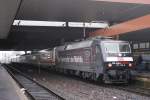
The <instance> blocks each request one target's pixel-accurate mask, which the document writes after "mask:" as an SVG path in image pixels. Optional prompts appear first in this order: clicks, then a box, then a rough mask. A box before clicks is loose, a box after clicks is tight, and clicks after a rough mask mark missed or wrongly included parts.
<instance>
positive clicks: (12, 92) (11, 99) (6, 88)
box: [0, 65, 21, 100]
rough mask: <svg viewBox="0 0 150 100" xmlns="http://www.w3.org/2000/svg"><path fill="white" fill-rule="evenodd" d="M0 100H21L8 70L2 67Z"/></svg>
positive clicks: (0, 67)
mask: <svg viewBox="0 0 150 100" xmlns="http://www.w3.org/2000/svg"><path fill="white" fill-rule="evenodd" d="M0 100H21V98H20V97H19V95H18V93H17V91H16V89H15V86H14V85H13V83H12V79H11V77H10V76H9V74H8V72H7V71H6V69H4V68H3V67H2V66H1V65H0Z"/></svg>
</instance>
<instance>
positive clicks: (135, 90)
mask: <svg viewBox="0 0 150 100" xmlns="http://www.w3.org/2000/svg"><path fill="white" fill-rule="evenodd" d="M18 68H20V67H18ZM20 70H22V69H20ZM22 71H23V70H22ZM25 73H28V71H27V72H25ZM32 73H33V72H32ZM34 73H38V70H36V71H35V72H34ZM44 73H45V75H46V76H44V78H48V77H47V76H49V75H51V74H56V73H54V72H50V71H49V70H45V69H44V70H41V75H43V74H44ZM46 73H47V74H46ZM48 73H51V74H48ZM28 75H30V76H31V77H34V78H36V79H39V80H42V77H41V78H38V77H37V76H34V75H32V74H31V72H29V73H28ZM56 75H59V76H62V77H67V78H70V79H68V80H72V79H73V80H77V81H78V80H79V81H82V82H84V86H87V88H90V87H91V85H92V84H93V85H95V86H96V87H98V88H100V89H101V87H103V88H104V89H105V90H106V91H107V90H108V89H110V90H115V91H114V92H116V91H117V90H121V91H126V92H120V95H122V94H123V93H127V94H128V95H124V98H132V99H130V100H135V98H138V97H136V96H137V95H139V96H144V97H148V98H149V97H150V90H149V89H146V88H141V87H137V86H134V85H135V84H131V85H130V84H129V85H122V84H121V85H106V84H102V83H99V82H93V81H88V80H83V79H81V78H79V77H74V76H68V75H64V74H60V73H57V74H56ZM40 84H44V83H43V82H41V83H40ZM49 84H50V83H49ZM65 84H66V83H65ZM90 84H91V85H90ZM63 85H64V84H63V83H61V86H63ZM68 85H69V83H68ZM93 85H92V86H93ZM89 86H90V87H89ZM46 87H47V86H46ZM87 88H86V89H85V90H87ZM116 89H117V90H116ZM105 90H104V91H105ZM62 91H63V90H62ZM73 91H76V90H73ZM89 91H90V90H89ZM96 91H99V92H100V90H99V89H98V90H96ZM102 91H103V90H102ZM84 92H85V93H87V95H89V94H88V92H87V91H84ZM84 92H83V91H82V89H81V94H82V93H84ZM99 92H96V93H98V94H99ZM130 93H131V94H132V95H130ZM78 94H80V92H79V91H78ZM78 94H77V95H78ZM133 94H136V96H133ZM68 95H69V94H68ZM84 95H85V94H84ZM112 95H114V93H112ZM64 97H65V96H64ZM106 98H107V97H106ZM120 98H121V97H120ZM102 100H105V99H102ZM123 100H124V99H123ZM137 100H145V99H137ZM146 100H147V99H146ZM148 100H149V99H148Z"/></svg>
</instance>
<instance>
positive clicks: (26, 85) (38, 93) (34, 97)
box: [5, 65, 65, 100]
mask: <svg viewBox="0 0 150 100" xmlns="http://www.w3.org/2000/svg"><path fill="white" fill-rule="evenodd" d="M5 68H6V69H7V71H8V72H9V73H10V75H11V76H12V77H13V78H14V79H15V80H16V82H17V83H18V85H19V86H20V87H21V88H22V89H21V90H22V91H23V92H24V93H26V96H27V97H28V98H29V100H65V99H64V98H63V97H61V96H59V95H57V94H56V93H54V92H52V91H51V90H49V89H47V88H45V87H44V86H42V85H40V84H39V83H37V82H35V81H34V80H32V79H31V78H30V77H28V76H27V75H25V74H23V73H22V72H20V71H19V70H17V69H15V68H14V67H11V66H8V65H7V66H6V67H5Z"/></svg>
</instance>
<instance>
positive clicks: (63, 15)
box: [0, 0, 150, 50]
mask: <svg viewBox="0 0 150 100" xmlns="http://www.w3.org/2000/svg"><path fill="white" fill-rule="evenodd" d="M0 14H1V15H2V16H0V49H1V50H35V49H45V48H50V47H53V46H57V45H60V43H61V41H62V40H65V41H73V40H75V39H81V38H83V28H70V27H31V26H30V27H29V26H13V25H12V23H13V20H14V19H16V20H37V21H65V22H92V21H107V22H109V24H110V25H115V24H118V23H122V22H125V21H128V20H131V19H135V18H138V17H141V16H144V15H147V14H150V4H137V3H119V2H106V1H98V0H2V1H0ZM95 30H97V29H94V28H91V29H90V28H88V29H86V33H87V36H88V33H90V32H93V31H95ZM149 33H150V28H147V29H143V30H139V31H134V32H129V33H126V34H123V35H121V36H120V39H122V40H128V41H143V40H144V41H149V40H150V37H148V35H149Z"/></svg>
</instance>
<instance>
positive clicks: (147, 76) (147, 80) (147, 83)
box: [135, 72, 150, 89]
mask: <svg viewBox="0 0 150 100" xmlns="http://www.w3.org/2000/svg"><path fill="white" fill-rule="evenodd" d="M135 79H136V80H137V82H138V84H139V85H140V86H143V87H146V88H149V89H150V72H137V74H136V78H135Z"/></svg>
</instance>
